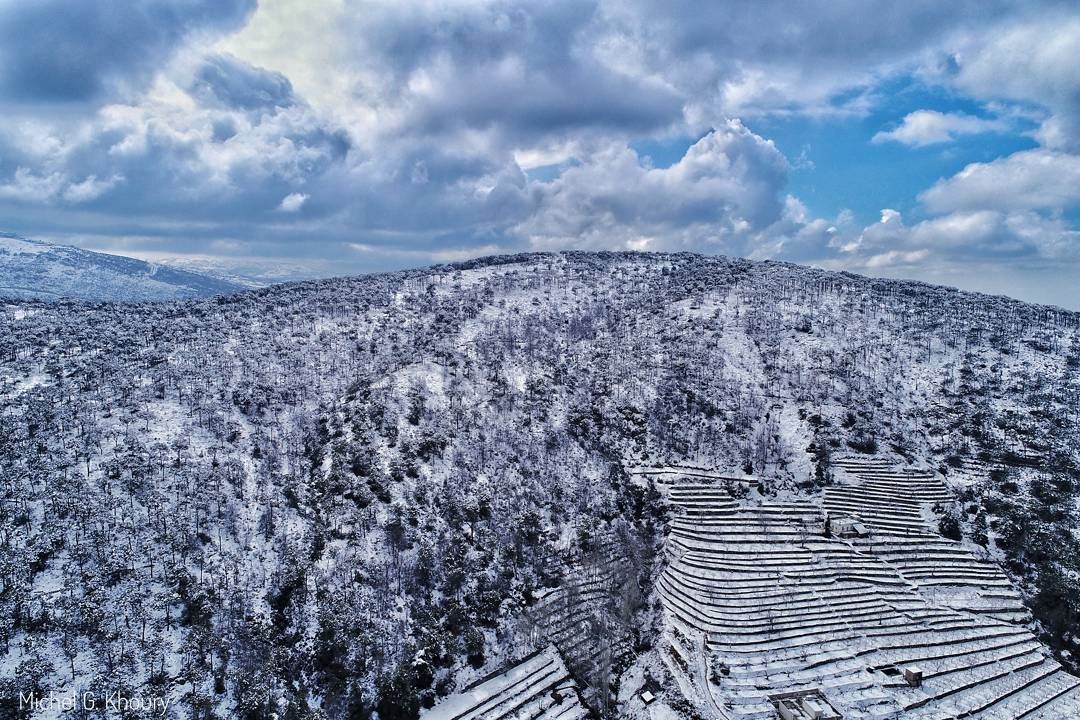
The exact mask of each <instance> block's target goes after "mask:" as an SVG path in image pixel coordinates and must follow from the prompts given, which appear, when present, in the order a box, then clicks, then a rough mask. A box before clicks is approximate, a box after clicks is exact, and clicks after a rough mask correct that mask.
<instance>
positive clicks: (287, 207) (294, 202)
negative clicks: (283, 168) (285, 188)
mask: <svg viewBox="0 0 1080 720" xmlns="http://www.w3.org/2000/svg"><path fill="white" fill-rule="evenodd" d="M307 199H308V196H307V195H305V194H304V193H299V192H294V193H289V194H288V195H286V196H285V197H284V198H282V199H281V204H280V205H278V209H279V210H281V212H287V213H294V212H299V211H300V208H302V207H304V203H305V202H307Z"/></svg>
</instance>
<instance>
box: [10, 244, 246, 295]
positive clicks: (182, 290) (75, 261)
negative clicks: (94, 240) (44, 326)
mask: <svg viewBox="0 0 1080 720" xmlns="http://www.w3.org/2000/svg"><path fill="white" fill-rule="evenodd" d="M244 289H246V288H244V287H243V286H242V285H239V284H237V283H233V282H229V281H228V280H223V279H220V278H216V277H212V276H209V275H204V274H201V273H196V272H191V271H189V270H180V269H177V268H173V267H169V266H166V265H158V264H156V263H149V262H146V261H145V260H139V259H137V258H131V257H125V256H123V255H111V254H107V253H99V252H92V251H90V250H83V249H81V248H77V247H72V246H70V245H57V244H53V243H48V242H44V241H42V240H32V239H30V238H25V237H21V236H19V235H15V234H13V233H7V232H0V297H6V298H18V299H37V300H59V299H62V298H71V299H79V300H104V301H121V302H140V301H147V300H184V299H189V298H198V297H209V296H213V295H226V294H230V293H235V292H240V291H241V290H244Z"/></svg>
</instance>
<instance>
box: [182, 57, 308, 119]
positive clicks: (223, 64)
mask: <svg viewBox="0 0 1080 720" xmlns="http://www.w3.org/2000/svg"><path fill="white" fill-rule="evenodd" d="M190 91H191V92H192V93H194V94H195V95H197V96H198V97H199V98H200V99H201V100H204V101H208V102H210V103H215V102H216V103H220V104H222V105H224V106H225V107H229V108H237V109H240V110H258V109H264V108H275V107H287V106H289V105H292V104H293V103H294V102H296V97H295V95H294V94H293V86H292V83H291V82H289V78H287V77H285V76H284V75H282V74H281V73H279V72H273V71H271V70H264V69H263V68H258V67H255V66H254V65H250V64H248V63H246V62H244V61H243V60H240V59H238V58H235V57H233V56H231V55H222V54H219V55H211V56H210V57H208V58H206V59H205V60H204V61H203V62H202V64H201V65H200V66H199V68H198V70H197V71H196V72H195V78H194V80H193V81H192V83H191V87H190Z"/></svg>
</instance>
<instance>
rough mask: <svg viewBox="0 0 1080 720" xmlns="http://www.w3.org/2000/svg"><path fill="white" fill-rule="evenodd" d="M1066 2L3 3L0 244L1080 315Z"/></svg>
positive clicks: (221, 264)
mask: <svg viewBox="0 0 1080 720" xmlns="http://www.w3.org/2000/svg"><path fill="white" fill-rule="evenodd" d="M1076 57H1080V10H1078V9H1077V7H1076V5H1075V3H1069V2H1051V1H1047V2H1024V3H1018V2H1015V3H1014V2H1001V1H998V0H979V1H978V2H967V1H964V0H958V1H957V2H951V3H940V2H929V1H926V0H915V1H913V2H908V3H902V4H901V3H893V2H871V1H863V0H859V1H856V0H839V1H837V2H830V3H797V4H793V3H788V2H782V1H780V0H762V1H761V2H756V3H743V2H719V3H710V4H708V5H705V6H702V5H701V4H699V3H691V2H683V1H680V0H673V1H670V2H665V3H651V2H642V1H639V0H622V1H619V2H615V1H614V0H574V1H573V2H569V1H558V0H546V1H543V2H518V1H516V0H454V1H453V2H443V3H430V2H421V1H419V0H416V1H413V0H397V1H394V2H389V1H387V2H370V1H368V2H359V1H356V0H304V1H302V0H263V2H258V3H257V2H256V1H255V0H190V1H189V2H185V3H182V4H178V3H175V2H170V1H167V0H141V1H140V2H139V3H131V2H128V1H127V0H100V1H99V2H94V3H83V2H76V1H74V0H40V1H39V2H34V3H26V2H19V0H0V103H2V104H3V107H4V108H5V112H4V113H3V116H2V117H0V229H4V230H9V231H15V232H20V233H23V234H25V235H29V236H33V237H39V238H43V239H51V240H56V241H60V242H69V243H72V244H77V245H80V246H82V247H87V248H91V249H98V250H105V251H111V252H119V253H124V254H130V255H136V256H139V257H144V258H148V259H157V260H164V261H170V262H174V263H176V264H181V265H186V266H189V267H196V268H203V269H211V270H214V269H217V270H224V271H229V272H241V273H246V274H251V275H261V276H264V277H304V276H320V275H335V274H342V273H353V272H365V271H370V270H380V269H387V268H395V267H404V266H414V265H423V264H428V263H432V262H443V261H448V260H456V259H463V258H467V257H473V256H477V255H483V254H490V253H498V252H519V251H523V250H552V249H564V248H577V249H633V250H673V251H676V250H692V251H698V252H704V253H726V254H732V255H740V256H745V257H751V258H776V259H783V260H792V261H796V262H802V263H807V264H813V265H817V266H822V267H828V268H837V269H847V270H851V271H854V272H862V273H867V274H872V275H884V276H895V277H911V278H918V279H923V280H926V281H929V282H941V283H945V284H950V285H957V286H960V287H964V288H968V289H975V290H982V291H987V292H995V293H1007V294H1011V295H1014V296H1017V297H1020V298H1022V299H1027V300H1031V301H1037V302H1048V303H1054V304H1059V305H1063V306H1066V307H1072V308H1078V309H1080V294H1078V293H1077V292H1076V291H1075V290H1074V288H1073V287H1072V286H1073V282H1072V278H1073V277H1075V276H1076V275H1077V274H1078V273H1080V232H1078V226H1080V73H1078V72H1077V71H1076V69H1075V64H1076V63H1075V58H1076Z"/></svg>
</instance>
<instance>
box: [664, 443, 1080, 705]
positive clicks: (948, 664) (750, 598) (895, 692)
mask: <svg viewBox="0 0 1080 720" xmlns="http://www.w3.org/2000/svg"><path fill="white" fill-rule="evenodd" d="M836 465H837V467H838V469H839V472H838V478H837V479H838V484H837V485H835V486H832V487H829V488H827V489H826V490H825V493H824V498H823V500H822V501H821V503H820V505H819V504H818V503H817V502H814V501H810V500H808V501H804V502H774V503H765V504H761V505H752V504H750V503H749V502H746V501H739V500H736V499H734V498H732V497H731V496H730V495H729V494H728V493H727V492H726V491H724V490H723V489H721V488H719V487H718V486H717V485H716V484H714V483H690V482H686V483H680V484H675V485H671V486H670V487H669V488H668V490H667V492H668V499H669V501H670V502H671V503H672V505H674V506H675V508H676V513H677V515H676V517H675V518H674V519H673V521H672V523H671V532H670V536H669V538H668V542H667V554H668V562H667V565H666V567H665V568H664V570H663V572H662V574H661V576H660V579H659V581H658V592H659V595H660V598H661V600H662V602H663V606H664V609H665V610H666V613H667V617H668V621H669V623H668V624H669V632H668V634H667V638H666V641H665V642H666V643H667V647H666V648H664V652H663V658H664V661H665V663H666V664H667V665H668V669H669V670H670V671H671V672H672V674H673V675H674V676H675V678H676V680H677V681H678V683H679V684H680V686H681V687H682V690H683V692H684V693H685V694H687V695H688V696H689V697H691V698H692V699H695V700H696V701H697V703H698V704H699V705H701V706H702V707H704V708H711V711H710V712H711V714H714V715H717V716H719V717H726V718H775V717H777V716H778V711H777V708H776V705H775V703H776V702H779V700H778V699H777V698H778V697H780V696H783V695H784V694H786V693H792V692H795V691H810V690H819V691H820V693H821V695H822V696H823V697H824V698H825V699H826V700H827V702H828V703H829V704H831V705H832V707H833V708H835V710H836V711H837V713H839V714H841V715H842V716H843V717H844V718H896V717H903V718H964V717H979V718H996V719H1000V720H1005V719H1009V720H1014V719H1019V718H1024V719H1032V720H1033V719H1034V718H1075V717H1080V679H1077V678H1075V677H1073V676H1071V675H1069V674H1067V673H1065V672H1064V671H1063V670H1062V669H1061V668H1060V666H1059V665H1058V664H1057V663H1056V662H1055V661H1054V660H1053V659H1051V658H1050V657H1048V656H1047V654H1046V652H1045V650H1044V649H1043V647H1042V646H1041V645H1040V644H1039V643H1038V642H1037V641H1036V639H1035V638H1034V637H1033V635H1032V634H1031V633H1030V632H1029V631H1028V629H1027V628H1026V627H1025V626H1024V625H1023V624H1022V623H1024V622H1025V621H1026V620H1027V613H1026V611H1025V609H1024V607H1023V604H1022V602H1021V599H1020V597H1019V595H1018V594H1017V593H1016V591H1015V590H1014V589H1013V588H1012V586H1011V585H1010V583H1009V581H1008V579H1007V578H1006V577H1005V576H1004V574H1003V573H1002V572H1001V571H1000V569H998V568H997V566H996V565H994V564H993V563H991V562H988V561H984V560H979V559H977V558H976V557H975V556H974V555H973V554H972V553H971V552H969V551H968V550H967V549H965V548H964V547H962V546H961V545H960V544H958V543H954V542H952V541H949V540H947V539H945V538H943V537H942V536H941V535H940V534H938V533H937V532H936V530H935V528H936V517H935V514H934V510H933V507H934V505H935V504H936V503H940V502H942V501H945V500H948V499H949V498H950V495H949V492H948V489H947V488H946V487H945V485H944V484H943V483H942V482H941V481H940V480H939V479H937V478H936V477H935V476H934V475H933V474H932V473H930V472H924V471H912V470H909V469H899V468H897V467H895V466H894V465H893V463H892V462H890V461H888V460H864V459H846V460H841V461H838V462H837V463H836ZM680 510H681V512H679V511H680Z"/></svg>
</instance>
